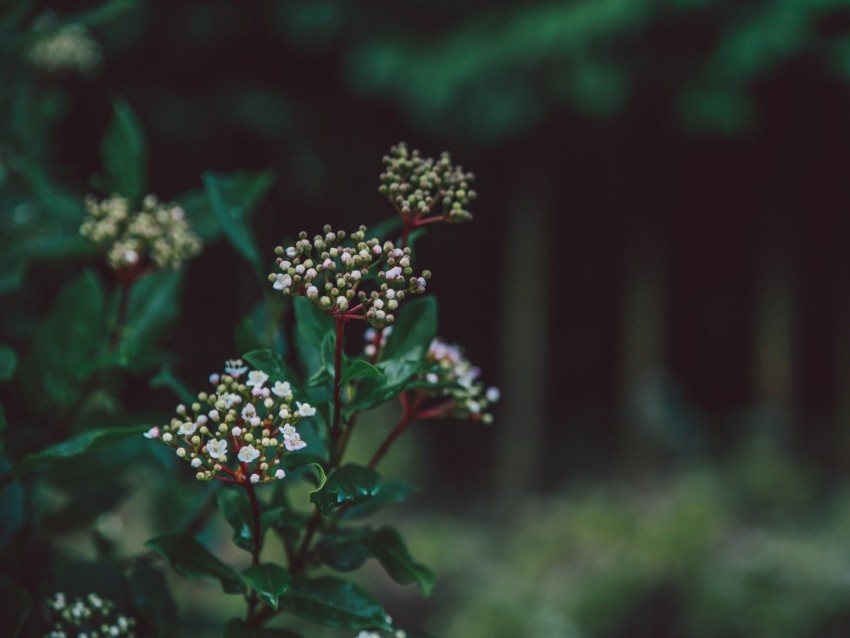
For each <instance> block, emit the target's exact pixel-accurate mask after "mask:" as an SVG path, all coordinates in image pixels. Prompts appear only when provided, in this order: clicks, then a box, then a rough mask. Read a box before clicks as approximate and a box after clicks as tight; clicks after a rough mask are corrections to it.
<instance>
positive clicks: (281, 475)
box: [274, 470, 286, 479]
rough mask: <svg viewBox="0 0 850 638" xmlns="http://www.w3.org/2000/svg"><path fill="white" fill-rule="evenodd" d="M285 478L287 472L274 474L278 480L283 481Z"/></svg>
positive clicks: (281, 471) (280, 471) (279, 471)
mask: <svg viewBox="0 0 850 638" xmlns="http://www.w3.org/2000/svg"><path fill="white" fill-rule="evenodd" d="M284 476H286V472H284V471H283V470H278V471H277V472H275V473H274V477H275V478H276V479H282V478H283V477H284Z"/></svg>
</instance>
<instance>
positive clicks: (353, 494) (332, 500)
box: [310, 463, 381, 514]
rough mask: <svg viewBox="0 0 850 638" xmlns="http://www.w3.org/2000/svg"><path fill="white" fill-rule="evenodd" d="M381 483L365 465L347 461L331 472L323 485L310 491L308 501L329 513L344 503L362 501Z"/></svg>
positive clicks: (370, 495)
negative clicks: (347, 462)
mask: <svg viewBox="0 0 850 638" xmlns="http://www.w3.org/2000/svg"><path fill="white" fill-rule="evenodd" d="M380 484H381V476H380V474H378V473H377V472H375V471H374V470H370V469H369V468H367V467H363V466H360V465H355V464H353V463H349V464H347V465H343V466H342V467H340V468H339V469H337V470H336V471H335V472H333V473H332V474H331V475H330V476H329V477H328V479H327V481H325V484H324V486H323V487H322V488H321V489H319V490H316V491H315V492H311V493H310V502H311V503H313V504H315V505H316V507H318V508H319V511H320V512H322V514H329V513H330V512H332V511H333V510H334V509H335V508H337V507H340V506H341V505H345V504H346V503H355V504H356V503H362V502H363V501H366V500H368V499H370V498H371V497H373V496H374V495H375V494H376V493H377V492H378V489H379V487H380Z"/></svg>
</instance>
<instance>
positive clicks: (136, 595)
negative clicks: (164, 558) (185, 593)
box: [130, 562, 177, 638]
mask: <svg viewBox="0 0 850 638" xmlns="http://www.w3.org/2000/svg"><path fill="white" fill-rule="evenodd" d="M130 592H131V595H132V597H133V607H135V608H136V610H137V611H138V612H139V615H140V616H141V617H142V618H144V619H145V620H146V621H147V622H148V623H150V624H151V625H152V626H153V627H154V629H155V630H156V635H157V636H158V637H159V638H164V637H165V636H168V635H170V634H171V631H172V629H173V628H174V624H175V622H176V621H177V606H176V605H175V604H174V599H173V598H172V596H171V592H170V591H169V588H168V582H167V581H166V579H165V575H164V574H163V573H162V572H160V571H159V570H158V569H156V568H155V567H153V566H151V565H149V564H148V563H145V562H142V563H137V564H136V565H135V566H134V567H133V571H132V572H131V574H130Z"/></svg>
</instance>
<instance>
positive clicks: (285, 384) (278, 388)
mask: <svg viewBox="0 0 850 638" xmlns="http://www.w3.org/2000/svg"><path fill="white" fill-rule="evenodd" d="M272 392H273V393H274V394H276V395H277V396H279V397H281V398H282V399H287V398H289V397H291V396H292V388H291V387H290V385H289V381H275V384H274V386H273V387H272Z"/></svg>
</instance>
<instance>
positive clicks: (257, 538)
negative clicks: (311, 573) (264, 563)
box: [242, 463, 263, 621]
mask: <svg viewBox="0 0 850 638" xmlns="http://www.w3.org/2000/svg"><path fill="white" fill-rule="evenodd" d="M242 465H243V466H244V465H245V464H244V463H243V464H242ZM243 474H245V475H246V476H245V477H244V478H243V480H242V485H244V486H245V489H246V490H247V492H248V500H249V501H250V502H251V518H252V520H253V523H254V543H253V545H252V546H251V565H252V566H253V565H257V564H259V562H260V550H261V549H262V547H263V536H262V530H261V529H260V504H259V503H258V502H257V493H256V492H255V491H254V485H253V483H251V480H250V479H249V478H248V476H247V468H244V470H243ZM259 602H260V599H259V596H258V595H257V592H256V591H252V592H251V595H250V597H249V598H248V611H247V615H246V618H245V619H246V621H250V620H251V619H252V618H253V617H254V612H255V611H256V609H257V603H259Z"/></svg>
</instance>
